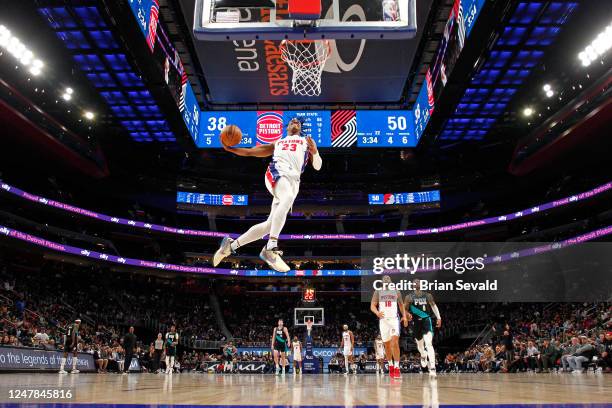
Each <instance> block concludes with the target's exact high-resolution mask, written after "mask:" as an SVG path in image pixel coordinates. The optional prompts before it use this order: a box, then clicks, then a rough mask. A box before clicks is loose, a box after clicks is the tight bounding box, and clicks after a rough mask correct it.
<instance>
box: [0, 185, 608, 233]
mask: <svg viewBox="0 0 612 408" xmlns="http://www.w3.org/2000/svg"><path fill="white" fill-rule="evenodd" d="M0 188H1V189H3V190H5V191H7V192H9V193H11V194H14V195H16V196H17V197H21V198H24V199H26V200H29V201H33V202H37V203H40V204H44V205H47V206H50V207H54V208H58V209H60V210H64V211H69V212H73V213H75V214H79V215H82V216H85V217H89V218H95V219H98V220H102V221H105V222H110V223H114V224H120V225H128V226H132V227H137V228H142V229H147V230H152V231H158V232H165V233H169V234H177V235H189V236H197V237H212V238H222V237H226V236H229V237H232V238H237V237H238V236H239V235H240V234H236V233H229V232H215V231H202V230H192V229H183V228H175V227H168V226H165V225H158V224H151V223H146V222H142V221H134V220H128V219H125V218H119V217H111V216H109V215H105V214H100V213H97V212H94V211H90V210H86V209H83V208H79V207H75V206H72V205H70V204H65V203H61V202H59V201H55V200H50V199H48V198H44V197H40V196H37V195H34V194H30V193H28V192H25V191H23V190H20V189H18V188H17V187H13V186H11V185H8V184H6V183H2V184H0ZM610 189H612V182H608V183H606V184H603V185H601V186H599V187H595V188H594V189H592V190H588V191H585V192H582V193H579V194H575V195H572V196H570V197H565V198H561V199H559V200H555V201H551V202H548V203H545V204H539V205H535V206H532V207H530V208H526V209H523V210H518V211H514V212H512V213H508V214H504V215H499V216H495V217H489V218H483V219H480V220H474V221H467V222H462V223H459V224H451V225H444V226H441V227H432V228H420V229H412V230H405V231H394V232H378V233H373V234H282V235H281V236H280V239H283V240H288V239H292V240H362V241H363V240H370V239H386V238H397V237H409V236H417V235H431V234H443V233H445V232H451V231H459V230H464V229H468V228H475V227H479V226H482V225H491V224H497V223H503V222H507V221H512V220H515V219H517V218H523V217H526V216H528V215H533V214H538V213H541V212H543V211H548V210H550V209H552V208H557V207H563V206H565V205H569V204H572V203H575V202H578V201H583V200H588V199H590V198H592V197H594V196H596V195H599V194H601V193H604V192H606V191H608V190H610Z"/></svg>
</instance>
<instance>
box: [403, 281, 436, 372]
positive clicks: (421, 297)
mask: <svg viewBox="0 0 612 408" xmlns="http://www.w3.org/2000/svg"><path fill="white" fill-rule="evenodd" d="M412 282H413V284H414V285H415V286H414V287H415V288H416V289H415V290H414V291H412V292H411V293H409V294H408V295H406V299H405V300H404V305H405V306H407V307H408V314H409V316H410V317H411V319H410V318H409V320H412V322H413V325H414V326H413V334H414V339H415V341H416V345H417V349H418V350H419V353H420V354H421V368H425V367H429V375H430V376H432V377H435V376H436V353H435V351H434V348H433V324H432V319H431V317H432V316H435V317H436V327H438V328H439V327H440V326H442V318H441V317H440V311H439V310H438V306H437V305H436V302H434V298H433V295H432V294H431V293H428V292H425V291H422V290H420V287H419V282H420V280H419V279H414V280H413V281H412Z"/></svg>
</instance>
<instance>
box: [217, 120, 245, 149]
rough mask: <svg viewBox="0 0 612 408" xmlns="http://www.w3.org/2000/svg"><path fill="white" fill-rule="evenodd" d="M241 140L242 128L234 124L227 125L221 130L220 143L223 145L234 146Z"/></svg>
mask: <svg viewBox="0 0 612 408" xmlns="http://www.w3.org/2000/svg"><path fill="white" fill-rule="evenodd" d="M240 140H242V130H240V128H239V127H238V126H236V125H227V126H226V127H225V128H224V129H223V130H222V131H221V143H222V144H223V145H224V146H228V147H229V146H236V145H237V144H238V143H240Z"/></svg>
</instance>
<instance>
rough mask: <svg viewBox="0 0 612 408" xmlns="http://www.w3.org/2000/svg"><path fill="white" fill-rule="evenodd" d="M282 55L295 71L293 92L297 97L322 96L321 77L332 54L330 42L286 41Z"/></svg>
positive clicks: (292, 82)
mask: <svg viewBox="0 0 612 408" xmlns="http://www.w3.org/2000/svg"><path fill="white" fill-rule="evenodd" d="M280 50H281V55H282V57H283V61H285V62H286V63H287V64H289V66H290V67H291V69H292V70H293V79H292V81H291V91H292V92H293V93H294V94H295V95H301V96H319V95H321V76H322V74H323V67H324V66H325V61H327V59H328V58H329V56H330V54H331V47H330V44H329V40H315V41H313V40H295V41H292V40H284V41H283V42H282V43H281V45H280Z"/></svg>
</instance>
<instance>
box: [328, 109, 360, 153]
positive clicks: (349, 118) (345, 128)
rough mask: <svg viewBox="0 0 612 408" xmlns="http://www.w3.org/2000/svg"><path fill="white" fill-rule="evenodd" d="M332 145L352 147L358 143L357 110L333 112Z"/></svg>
mask: <svg viewBox="0 0 612 408" xmlns="http://www.w3.org/2000/svg"><path fill="white" fill-rule="evenodd" d="M331 123H332V147H350V146H353V145H354V144H355V143H357V112H356V111H354V110H339V111H335V112H333V113H332V117H331Z"/></svg>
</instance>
